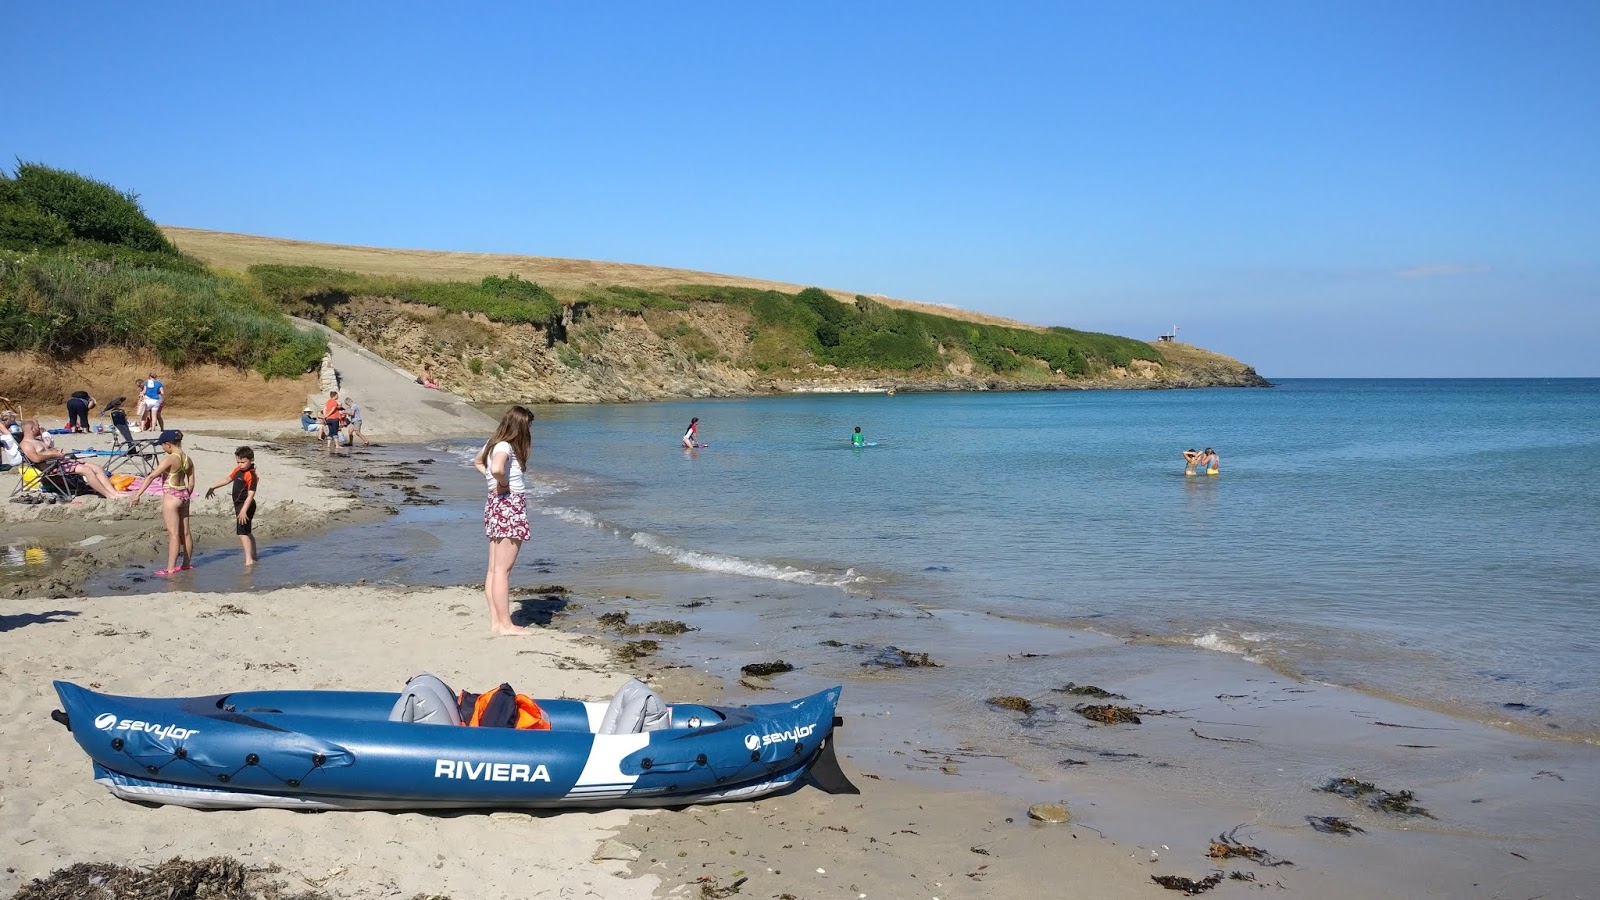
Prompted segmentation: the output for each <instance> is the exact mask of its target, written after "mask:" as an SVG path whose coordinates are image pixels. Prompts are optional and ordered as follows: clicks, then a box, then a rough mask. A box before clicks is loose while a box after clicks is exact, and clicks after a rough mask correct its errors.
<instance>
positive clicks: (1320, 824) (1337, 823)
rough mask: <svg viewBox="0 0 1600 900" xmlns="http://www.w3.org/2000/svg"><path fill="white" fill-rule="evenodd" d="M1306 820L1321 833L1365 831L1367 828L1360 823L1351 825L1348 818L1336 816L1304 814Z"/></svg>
mask: <svg viewBox="0 0 1600 900" xmlns="http://www.w3.org/2000/svg"><path fill="white" fill-rule="evenodd" d="M1306 821H1307V822H1309V823H1311V827H1312V828H1315V829H1316V830H1318V831H1320V832H1322V833H1323V834H1366V833H1367V830H1366V829H1365V828H1362V827H1361V826H1360V825H1353V824H1351V823H1350V821H1349V820H1348V819H1341V818H1339V817H1338V816H1306Z"/></svg>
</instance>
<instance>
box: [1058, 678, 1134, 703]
mask: <svg viewBox="0 0 1600 900" xmlns="http://www.w3.org/2000/svg"><path fill="white" fill-rule="evenodd" d="M1050 690H1052V691H1055V692H1056V693H1058V694H1072V695H1073V696H1075V697H1093V698H1095V699H1096V700H1126V699H1128V698H1127V697H1124V696H1122V695H1121V694H1113V693H1111V692H1110V691H1108V690H1106V689H1105V688H1102V687H1095V686H1094V685H1092V684H1074V683H1073V682H1071V681H1069V682H1067V683H1066V684H1064V685H1062V686H1061V687H1058V688H1051V689H1050Z"/></svg>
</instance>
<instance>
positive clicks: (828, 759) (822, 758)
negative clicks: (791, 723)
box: [806, 736, 861, 794]
mask: <svg viewBox="0 0 1600 900" xmlns="http://www.w3.org/2000/svg"><path fill="white" fill-rule="evenodd" d="M806 774H807V775H808V776H809V777H810V778H811V783H812V784H814V785H816V786H817V787H819V788H821V789H822V790H823V791H824V792H825V793H829V794H859V793H861V789H860V788H858V787H856V786H855V785H854V784H851V783H850V779H849V778H848V777H846V776H845V774H844V770H843V769H841V768H839V757H838V756H836V755H834V752H833V737H832V736H829V738H828V740H827V743H824V744H823V745H822V750H821V751H820V752H818V753H817V760H816V762H814V763H812V764H811V769H810V770H809V771H808V772H807V773H806Z"/></svg>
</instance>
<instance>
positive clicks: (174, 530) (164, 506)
mask: <svg viewBox="0 0 1600 900" xmlns="http://www.w3.org/2000/svg"><path fill="white" fill-rule="evenodd" d="M156 441H157V442H158V443H160V444H161V449H162V451H163V452H165V453H166V456H164V457H162V459H161V464H160V465H158V466H156V469H155V471H154V472H151V473H150V476H149V477H148V478H146V479H145V480H144V483H143V484H141V485H139V491H138V493H136V494H134V495H133V502H134V503H136V504H137V503H138V502H139V497H140V495H142V494H143V493H144V492H145V490H146V489H147V488H149V487H150V484H151V483H152V482H154V481H155V480H156V479H157V478H160V477H162V476H165V477H166V488H165V489H164V494H165V496H164V497H162V498H161V518H162V520H163V521H164V522H166V525H167V567H166V568H165V569H157V570H156V572H155V574H157V575H160V576H162V577H166V576H168V575H172V574H174V573H176V572H181V571H183V570H185V569H192V568H194V535H193V534H192V533H190V531H189V498H190V497H192V496H194V484H195V480H194V461H193V460H191V459H189V454H187V453H184V452H183V432H181V431H178V430H176V429H168V430H166V431H163V432H161V436H160V437H158V438H156ZM180 552H181V554H182V556H183V565H181V566H180V565H178V556H179V554H180Z"/></svg>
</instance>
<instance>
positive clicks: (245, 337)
mask: <svg viewBox="0 0 1600 900" xmlns="http://www.w3.org/2000/svg"><path fill="white" fill-rule="evenodd" d="M94 347H123V348H126V349H140V348H143V349H149V350H152V351H154V352H155V353H156V354H157V355H158V356H160V357H161V359H162V361H163V362H164V363H166V364H167V365H169V366H172V367H175V368H176V367H179V366H182V365H184V364H186V363H192V362H202V361H203V362H218V363H223V364H225V365H235V366H239V367H241V368H253V369H255V370H256V371H258V372H260V373H261V374H262V375H265V376H266V377H268V378H275V377H279V376H285V377H293V376H297V375H302V374H304V373H306V372H307V371H310V369H311V368H312V367H313V366H315V365H316V364H317V363H318V362H319V361H320V360H321V359H322V355H323V354H324V353H326V352H327V339H326V338H324V337H323V336H322V335H321V334H320V333H308V332H304V331H301V330H299V329H297V328H295V327H294V325H293V324H291V323H290V322H289V321H288V320H287V319H285V318H284V317H283V315H282V314H281V313H279V312H278V311H277V310H276V309H274V308H273V307H272V305H271V304H270V303H269V302H268V301H267V300H266V299H265V298H264V297H262V296H261V295H260V293H259V292H258V291H257V290H256V289H255V288H254V286H253V285H251V284H248V283H246V282H242V281H238V280H234V279H229V278H222V277H218V276H215V275H209V274H201V275H196V274H193V273H188V272H175V271H171V270H168V269H152V268H145V267H136V266H118V265H114V264H110V263H105V262H84V261H83V260H80V259H76V258H73V257H70V256H62V255H50V254H22V253H11V252H0V350H35V351H38V352H41V353H48V354H52V355H57V356H66V355H71V354H72V353H76V352H79V351H83V350H88V349H90V348H94Z"/></svg>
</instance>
